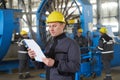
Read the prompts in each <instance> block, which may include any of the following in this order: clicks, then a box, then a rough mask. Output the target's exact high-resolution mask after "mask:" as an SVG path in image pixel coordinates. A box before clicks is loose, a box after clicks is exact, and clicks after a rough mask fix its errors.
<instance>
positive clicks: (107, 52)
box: [101, 51, 114, 54]
mask: <svg viewBox="0 0 120 80" xmlns="http://www.w3.org/2000/svg"><path fill="white" fill-rule="evenodd" d="M113 52H114V51H106V52H101V53H102V54H107V53H108V54H109V53H113Z"/></svg>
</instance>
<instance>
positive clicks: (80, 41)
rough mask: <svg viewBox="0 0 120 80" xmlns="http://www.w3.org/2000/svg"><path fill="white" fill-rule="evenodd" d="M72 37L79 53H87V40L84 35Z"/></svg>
mask: <svg viewBox="0 0 120 80" xmlns="http://www.w3.org/2000/svg"><path fill="white" fill-rule="evenodd" d="M74 39H75V40H76V41H77V43H78V44H79V46H80V50H81V54H83V53H88V52H89V50H88V40H87V38H85V37H84V36H82V35H81V36H80V37H78V36H77V35H76V36H75V37H74Z"/></svg>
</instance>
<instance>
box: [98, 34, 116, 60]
mask: <svg viewBox="0 0 120 80" xmlns="http://www.w3.org/2000/svg"><path fill="white" fill-rule="evenodd" d="M113 46H114V41H113V39H112V38H111V37H109V36H108V35H107V34H103V35H102V36H101V37H100V39H99V44H98V49H99V50H100V51H101V53H102V59H103V60H111V59H113V53H114V51H113Z"/></svg>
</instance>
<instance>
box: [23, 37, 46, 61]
mask: <svg viewBox="0 0 120 80" xmlns="http://www.w3.org/2000/svg"><path fill="white" fill-rule="evenodd" d="M24 42H25V44H26V45H27V46H28V48H30V49H32V50H34V52H35V53H36V56H35V60H36V61H39V62H42V58H45V55H44V53H43V52H42V50H41V48H40V46H39V45H38V44H37V43H36V42H35V41H34V40H33V39H24Z"/></svg>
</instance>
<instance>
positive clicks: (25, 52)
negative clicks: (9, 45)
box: [18, 51, 27, 54]
mask: <svg viewBox="0 0 120 80" xmlns="http://www.w3.org/2000/svg"><path fill="white" fill-rule="evenodd" d="M18 53H24V54H27V51H18Z"/></svg>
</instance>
